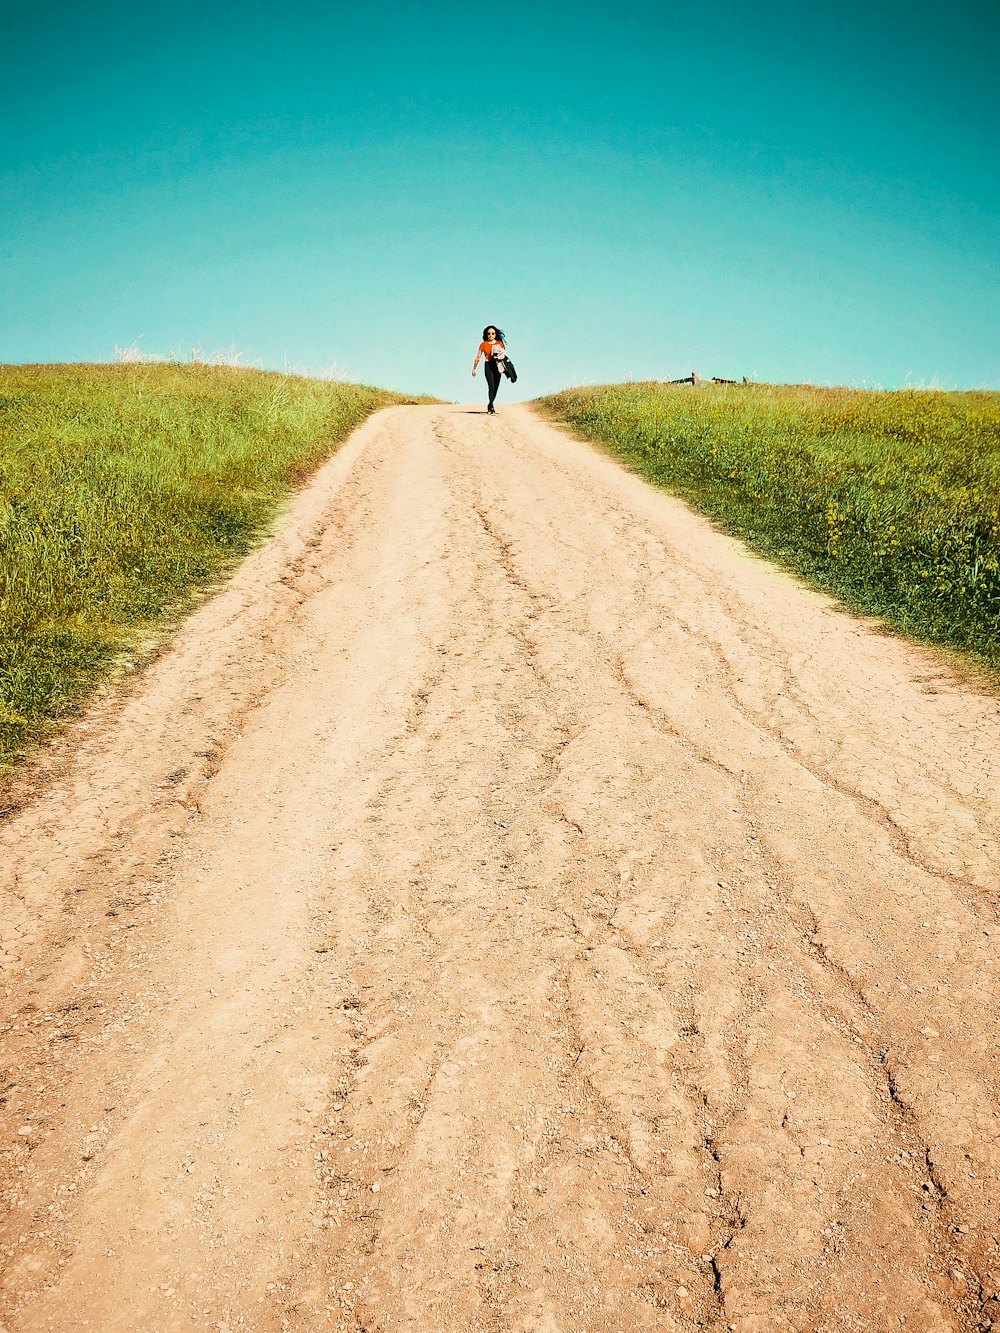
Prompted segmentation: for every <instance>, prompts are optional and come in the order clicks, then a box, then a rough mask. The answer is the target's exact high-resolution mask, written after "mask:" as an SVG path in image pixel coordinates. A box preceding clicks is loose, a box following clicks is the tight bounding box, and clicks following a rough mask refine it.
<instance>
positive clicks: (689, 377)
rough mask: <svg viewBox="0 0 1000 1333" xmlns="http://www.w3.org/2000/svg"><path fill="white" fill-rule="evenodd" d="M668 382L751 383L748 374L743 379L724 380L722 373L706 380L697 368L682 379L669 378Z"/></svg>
mask: <svg viewBox="0 0 1000 1333" xmlns="http://www.w3.org/2000/svg"><path fill="white" fill-rule="evenodd" d="M667 383H668V384H740V383H743V384H749V383H750V381H749V380H748V379H747V377H746V375H744V376H743V379H742V381H741V380H724V379H723V378H722V377H721V375H713V376H712V378H711V380H704V379H702V377H701V376H700V375H699V374H698V372H697V371H696V370H692V372H691V374H690V375H685V376H684V378H683V379H680V380H667Z"/></svg>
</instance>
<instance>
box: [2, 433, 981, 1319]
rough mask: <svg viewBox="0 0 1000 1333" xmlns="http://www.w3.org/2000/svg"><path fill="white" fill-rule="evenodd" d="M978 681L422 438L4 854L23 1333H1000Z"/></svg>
mask: <svg viewBox="0 0 1000 1333" xmlns="http://www.w3.org/2000/svg"><path fill="white" fill-rule="evenodd" d="M932 662H933V659H932V658H931V656H930V655H929V654H927V653H923V652H921V651H920V650H916V649H912V648H909V647H907V646H905V645H902V644H900V643H897V642H895V641H893V640H889V639H886V638H885V637H883V636H882V635H880V634H879V633H877V632H876V631H874V630H872V629H870V628H868V627H866V626H864V625H860V624H858V623H857V622H855V621H852V620H851V619H849V618H848V617H846V616H844V615H842V614H841V613H839V612H837V611H836V610H835V609H833V608H832V606H831V604H830V603H829V601H828V600H826V599H824V598H821V597H817V596H815V595H813V594H809V593H806V592H804V591H802V590H800V589H799V588H798V587H796V586H795V585H794V583H793V582H792V581H791V580H789V579H788V578H786V577H785V576H783V575H781V574H778V573H776V572H774V571H773V570H771V569H770V568H769V567H768V566H767V565H765V564H764V563H763V562H760V561H757V560H754V559H752V558H750V557H748V556H746V555H745V554H744V553H743V552H742V551H741V550H740V548H739V547H738V546H737V544H736V543H734V542H731V541H729V540H728V539H726V538H724V537H720V536H719V535H718V534H716V533H714V532H712V531H711V529H710V528H709V527H708V525H707V524H705V523H704V522H703V521H702V520H700V519H698V518H696V517H694V516H693V515H691V514H689V513H688V512H687V511H686V510H684V509H683V508H682V507H681V506H679V505H676V504H675V503H674V502H672V501H670V500H668V499H666V498H665V497H662V496H659V495H657V494H655V493H654V492H652V491H650V490H649V489H648V488H646V487H645V486H644V485H643V484H642V483H640V482H639V481H638V480H636V479H635V478H632V477H629V476H628V475H627V474H625V473H623V472H622V471H621V470H620V469H618V468H617V467H616V466H615V465H614V464H612V463H611V462H609V461H608V460H606V459H604V458H602V457H600V456H599V455H598V454H596V453H594V452H593V451H592V450H590V449H589V448H588V447H586V446H582V445H579V444H576V443H574V442H572V441H569V440H568V439H566V438H565V437H564V436H562V435H561V434H560V433H559V432H557V431H554V430H552V429H551V428H548V427H545V426H543V425H541V424H540V423H539V422H538V421H537V420H536V419H535V418H534V417H532V416H531V414H530V413H529V412H528V411H527V410H526V409H517V408H512V409H508V411H507V412H505V413H502V414H501V415H500V417H499V418H497V419H487V418H485V417H484V416H482V415H480V414H478V413H470V412H468V411H467V410H465V409H456V408H405V409H392V410H390V411H388V412H385V413H382V414H379V416H378V417H377V418H375V419H373V420H372V421H371V422H369V423H368V424H367V425H366V426H365V427H364V428H362V430H361V431H360V432H359V433H358V434H357V435H356V436H354V437H353V438H352V440H351V441H350V442H349V443H348V445H347V446H346V447H345V448H344V450H342V451H341V453H340V454H339V455H338V456H337V458H336V459H334V460H333V462H332V463H331V464H330V465H329V466H328V467H327V468H326V469H324V471H323V472H322V473H321V474H320V475H319V476H318V477H317V479H316V481H315V482H314V483H313V485H312V486H311V487H310V488H309V489H308V490H307V491H305V492H303V494H302V495H301V496H300V497H299V498H298V500H297V502H296V505H295V506H294V508H293V510H292V512H291V514H290V515H289V518H288V520H287V521H286V522H285V524H284V525H283V527H282V529H281V531H280V533H279V534H278V536H277V537H276V539H275V541H274V542H273V543H271V544H270V545H269V546H268V547H267V548H265V549H264V550H262V551H261V552H260V553H258V555H256V556H254V557H253V558H252V559H251V560H250V561H249V562H248V563H247V565H246V566H244V567H243V569H242V570H241V571H240V572H239V574H238V575H237V577H236V579H235V580H234V582H233V584H232V585H230V586H229V587H227V589H225V590H224V591H223V592H221V593H220V594H219V595H218V596H217V597H216V598H215V599H213V600H212V601H210V602H209V603H207V604H206V606H205V607H204V608H203V609H202V610H201V611H200V612H199V613H198V614H197V615H196V616H195V617H193V618H192V619H191V620H190V621H189V622H188V623H187V624H186V625H185V626H184V627H183V628H182V630H181V632H180V635H179V637H178V640H177V642H176V644H175V645H173V646H172V647H171V648H169V649H167V650H165V651H164V652H163V653H162V654H161V656H160V657H159V658H158V659H157V660H156V661H155V662H154V663H153V664H152V665H151V666H150V667H149V668H147V670H146V671H145V672H144V674H143V675H142V676H141V677H140V678H139V679H138V680H136V681H135V682H134V683H133V684H132V686H131V687H130V690H129V691H128V692H127V693H126V694H125V695H124V697H121V696H119V697H117V698H109V700H107V701H106V702H105V703H104V704H102V705H101V706H100V707H99V708H97V709H95V710H94V712H93V714H92V715H91V716H90V717H89V718H88V719H87V721H86V722H85V723H84V724H83V726H81V728H79V729H78V730H77V731H76V732H74V733H73V734H72V736H71V737H70V738H69V739H68V740H67V741H65V742H64V743H63V744H62V746H61V747H57V749H56V750H55V751H53V752H52V756H51V757H50V758H49V759H47V760H46V762H45V763H44V764H43V765H42V766H41V769H40V773H38V774H36V778H37V779H39V781H40V782H41V783H43V784H44V785H41V786H40V789H39V791H38V794H37V796H36V797H35V799H28V798H25V799H24V800H23V802H22V804H21V808H20V809H19V810H18V811H17V812H15V813H14V814H13V815H12V816H11V817H9V818H8V821H7V824H6V825H5V826H4V827H3V828H2V829H0V838H2V840H3V843H4V856H5V863H6V864H7V865H8V866H9V867H10V868H11V869H10V872H9V874H10V881H9V883H10V886H11V896H10V897H9V899H8V901H9V909H5V916H4V917H3V930H2V939H3V943H4V947H5V949H6V951H7V952H6V954H5V957H6V970H5V974H4V976H5V989H6V999H7V1006H8V1009H7V1012H8V1014H9V1016H10V1021H9V1022H8V1024H7V1029H6V1031H5V1033H4V1035H3V1068H4V1069H5V1070H6V1071H7V1073H6V1075H5V1077H4V1079H3V1085H4V1094H3V1103H4V1104H3V1128H2V1133H0V1146H2V1147H3V1149H4V1151H5V1152H6V1159H5V1160H6V1162H7V1166H8V1171H7V1174H6V1180H7V1184H6V1187H5V1191H4V1196H3V1206H4V1214H3V1223H2V1231H0V1241H2V1244H3V1255H4V1276H3V1283H2V1286H0V1312H2V1318H3V1320H4V1322H5V1323H6V1326H7V1328H8V1329H9V1330H10V1333H21V1331H22V1330H28V1329H32V1330H34V1329H45V1328H48V1327H52V1328H59V1329H75V1328H84V1327H89V1328H100V1329H102V1330H105V1329H106V1330H117V1329H122V1330H125V1329H129V1330H131V1329H134V1328H137V1327H141V1328H143V1329H148V1330H158V1329H164V1330H167V1329H179V1328H181V1327H184V1328H189V1327H204V1328H208V1329H213V1328H214V1329H219V1328H222V1329H228V1330H235V1329H237V1328H243V1329H260V1330H272V1329H273V1330H278V1329H289V1330H294V1329H300V1330H310V1333H311V1331H312V1330H317V1329H322V1328H337V1329H369V1330H376V1329H378V1330H386V1331H388V1330H391V1329H411V1330H423V1329H427V1330H435V1331H436V1330H444V1329H456V1330H458V1329H469V1330H484V1331H485V1330H489V1331H490V1333H500V1330H504V1331H506V1330H561V1329H566V1330H568V1329H573V1330H594V1331H595V1333H596V1331H597V1330H619V1329H621V1330H624V1329H629V1330H632V1329H642V1328H648V1329H666V1330H670V1329H677V1330H689V1329H695V1328H718V1329H726V1330H738V1331H739V1333H765V1330H766V1333H772V1331H773V1330H797V1333H804V1331H805V1330H813V1329H815V1330H834V1329H844V1330H847V1329H865V1330H883V1329H885V1330H888V1329H894V1330H895V1329H898V1328H900V1327H902V1328H906V1329H910V1330H926V1331H928V1333H929V1331H930V1330H973V1329H980V1328H983V1327H985V1326H986V1323H987V1322H988V1321H989V1320H991V1319H993V1318H994V1317H996V1318H997V1320H998V1321H1000V1305H998V1302H997V1301H996V1300H995V1296H996V1275H997V1272H998V1266H1000V1250H998V1246H1000V1118H998V1110H1000V1102H998V1095H997V1094H998V1088H997V1066H996V1057H995V1054H994V1049H993V1048H994V1035H993V1034H994V1033H995V1031H996V1027H997V1017H998V1015H997V999H996V997H997V995H998V993H1000V991H998V988H997V984H996V983H997V981H998V980H1000V976H998V972H1000V968H998V964H997V959H996V929H995V922H996V919H997V918H996V908H997V903H998V884H1000V877H998V875H997V869H998V863H1000V848H998V841H997V839H998V830H1000V820H998V819H997V814H998V809H997V806H998V799H997V797H996V792H997V791H998V790H1000V781H998V779H1000V772H998V769H1000V758H998V755H1000V747H998V745H997V741H998V739H1000V717H998V708H997V704H996V701H995V700H992V699H989V698H986V697H984V696H980V695H977V694H976V693H974V692H973V691H971V690H969V689H967V688H964V687H963V686H962V685H961V683H960V682H958V681H957V680H954V679H952V678H951V677H950V676H949V675H948V673H947V672H946V671H944V670H943V669H940V668H939V667H937V666H936V665H935V666H933V667H931V668H929V667H928V663H932ZM928 675H930V676H931V677H932V678H933V679H932V686H933V690H934V692H933V693H928V692H927V685H928V679H927V678H928Z"/></svg>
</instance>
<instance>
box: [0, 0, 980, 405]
mask: <svg viewBox="0 0 1000 1333" xmlns="http://www.w3.org/2000/svg"><path fill="white" fill-rule="evenodd" d="M0 24H2V31H3V33H4V39H3V42H2V43H0V130H2V133H0V361H4V362H35V361H43V362H50V361H113V360H114V359H115V357H116V347H138V348H139V349H141V350H143V351H144V352H146V353H147V354H150V355H161V356H167V355H173V356H176V357H178V358H180V359H188V358H189V357H190V356H191V354H192V351H193V349H200V350H201V353H202V354H203V355H210V354H211V353H214V352H217V351H227V352H228V351H230V350H234V351H235V352H237V353H238V354H239V356H240V357H241V358H242V359H243V360H245V361H246V362H248V363H253V364H257V365H260V366H263V367H265V368H275V369H283V368H286V367H288V368H292V369H294V370H297V371H299V372H300V373H334V374H336V375H337V376H338V377H340V378H346V379H351V380H356V381H360V382H364V383H369V384H379V385H384V386H386V387H391V388H396V389H400V390H403V391H406V392H425V393H432V394H435V395H437V396H439V397H442V398H445V399H447V400H455V401H470V400H474V399H476V398H478V397H480V396H482V395H483V393H484V383H483V379H482V369H481V368H480V371H479V379H478V382H477V383H474V382H473V381H472V380H471V378H470V369H471V365H472V359H473V356H474V354H475V350H476V347H477V345H478V343H479V341H480V337H481V332H482V329H483V326H484V325H486V324H487V323H497V324H498V325H499V326H500V327H501V328H502V329H504V330H505V332H506V335H507V340H508V349H509V352H510V355H511V357H512V359H513V360H514V361H515V363H516V365H517V368H518V373H519V376H520V378H519V381H518V384H517V386H516V389H515V390H514V391H513V394H512V393H511V392H510V391H509V386H506V385H504V386H503V387H502V388H501V397H503V396H504V395H505V394H506V396H507V397H508V399H509V398H510V397H512V396H514V397H518V398H524V399H530V398H533V397H535V396H537V395H539V394H543V393H547V392H552V391H554V390H556V389H559V388H561V387H564V386H566V385H573V384H585V383H600V382H611V381H620V380H624V379H627V378H629V377H632V378H634V379H651V378H657V379H661V378H663V379H673V378H678V377H680V376H683V375H687V374H690V372H691V371H692V370H694V371H697V372H698V373H699V374H701V375H704V376H712V375H719V376H723V377H726V378H740V377H741V376H743V375H747V376H749V377H752V378H757V379H760V380H769V381H776V382H798V381H807V382H811V383H815V384H849V385H859V386H872V385H881V386H884V387H886V388H894V387H897V386H900V385H905V384H915V385H936V386H940V387H949V388H950V387H957V388H972V387H991V388H1000V318H998V316H1000V92H998V83H997V76H996V71H997V69H998V68H1000V5H997V4H996V0H990V2H989V3H983V2H982V0H953V3H952V4H951V5H950V6H948V7H947V8H944V7H942V6H940V5H939V4H937V3H935V4H930V3H928V0H906V2H905V3H901V2H897V0H872V2H871V3H868V4H862V3H859V2H858V0H838V3H837V4H835V5H834V4H826V3H823V0H818V2H816V0H814V3H812V4H804V3H803V2H802V0H755V2H754V3H753V4H752V5H751V4H749V3H746V0H743V3H735V2H733V3H730V2H729V0H706V3H703V4H695V5H691V4H683V5H681V4H670V3H663V2H662V0H661V3H656V4H653V3H645V2H642V3H639V2H631V0H619V2H618V3H616V4H608V3H601V4H592V3H589V0H580V2H579V3H576V4H568V3H562V2H561V0H560V2H559V3H556V2H554V0H534V3H533V4H532V5H531V6H525V5H513V4H500V5H491V4H489V3H484V4H479V5H467V4H465V5H458V4H450V3H440V2H438V0H425V2H424V3H421V4H414V3H411V4H405V3H393V4H386V3H382V0H367V3H364V2H362V3H358V0H352V3H351V4H350V5H347V4H341V3H338V2H337V0H327V2H326V3H315V2H314V0H286V3H285V4H278V5H276V4H263V3H258V2H257V0H245V3H242V4H239V5H237V4H232V3H229V0H215V2H214V3H208V4H205V3H200V4H193V3H190V2H189V0H171V3H170V4H168V5H162V6H138V5H136V4H135V3H134V2H133V3H129V4H125V3H122V2H121V0H102V3H101V4H99V5H94V6H89V5H87V6H85V5H81V4H79V3H78V0H72V3H47V0H36V3H34V4H32V5H24V4H16V5H15V4H11V3H9V0H0Z"/></svg>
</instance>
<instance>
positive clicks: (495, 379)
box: [483, 357, 500, 407]
mask: <svg viewBox="0 0 1000 1333" xmlns="http://www.w3.org/2000/svg"><path fill="white" fill-rule="evenodd" d="M483 370H484V371H485V372H486V383H487V385H488V386H489V390H490V407H492V406H493V399H494V398H495V397H496V396H497V389H499V388H500V367H499V366H498V365H497V363H496V362H495V361H494V360H493V358H492V357H490V358H489V359H488V360H486V361H484V362H483Z"/></svg>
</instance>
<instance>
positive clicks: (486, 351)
mask: <svg viewBox="0 0 1000 1333" xmlns="http://www.w3.org/2000/svg"><path fill="white" fill-rule="evenodd" d="M495 347H499V348H500V350H501V352H505V351H506V350H507V349H506V347H504V345H503V343H502V342H501V341H500V339H499V338H498V339H497V341H496V342H492V343H480V344H479V350H480V351H481V352H482V354H483V355H484V356H487V357H490V356H492V355H493V349H494V348H495Z"/></svg>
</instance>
